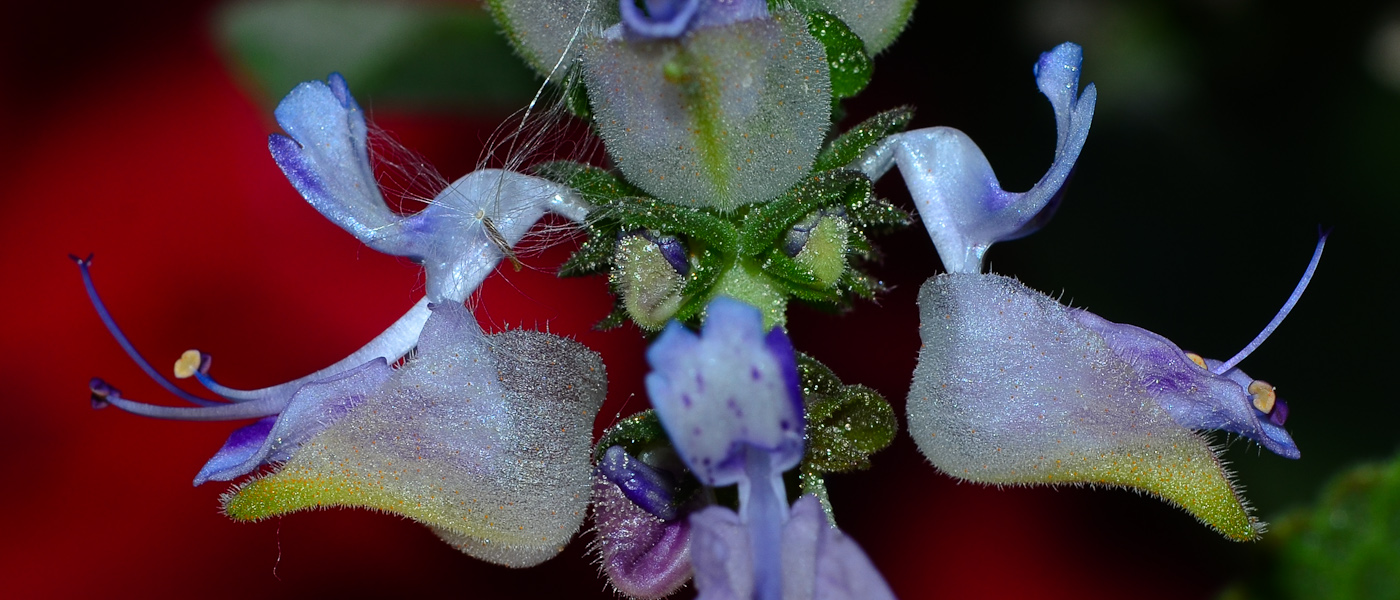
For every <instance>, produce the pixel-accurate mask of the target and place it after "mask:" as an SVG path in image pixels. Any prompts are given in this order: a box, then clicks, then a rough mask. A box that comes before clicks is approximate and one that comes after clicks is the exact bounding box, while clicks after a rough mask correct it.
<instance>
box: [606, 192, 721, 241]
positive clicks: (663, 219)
mask: <svg viewBox="0 0 1400 600" xmlns="http://www.w3.org/2000/svg"><path fill="white" fill-rule="evenodd" d="M615 209H616V213H615V214H616V216H617V219H618V221H620V222H621V223H622V228H623V230H632V229H653V230H656V231H660V232H663V233H668V234H672V235H675V234H685V235H686V236H688V237H690V238H692V239H696V240H700V241H703V242H705V243H706V244H708V245H710V246H713V247H715V248H717V249H718V250H719V251H720V252H721V253H722V254H730V253H732V252H733V249H734V248H736V247H737V246H738V242H739V241H738V232H736V231H734V226H733V225H731V224H730V223H729V222H728V221H726V220H724V219H723V218H721V217H718V216H715V215H714V214H713V213H711V212H709V211H705V210H695V209H689V208H683V207H679V206H676V205H674V204H668V203H666V202H662V201H660V200H657V199H655V198H623V199H620V200H619V202H618V203H617V205H616V207H615Z"/></svg>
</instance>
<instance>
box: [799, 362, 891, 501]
mask: <svg viewBox="0 0 1400 600" xmlns="http://www.w3.org/2000/svg"><path fill="white" fill-rule="evenodd" d="M797 370H798V375H799V377H800V378H801V380H802V391H803V394H802V395H803V401H804V402H805V403H806V405H807V452H806V455H805V456H804V457H803V463H804V465H807V467H806V468H810V469H812V470H815V471H818V472H823V473H840V472H846V471H854V470H858V469H868V468H870V455H871V454H874V453H875V452H878V451H880V450H882V449H884V448H885V447H887V446H889V445H890V443H891V442H893V441H894V435H895V433H896V432H897V431H898V429H899V423H898V422H897V421H896V420H895V416H894V408H892V407H891V406H890V404H889V402H887V401H885V399H884V397H882V396H881V395H880V394H879V393H877V392H876V391H875V390H872V389H870V388H867V387H865V386H861V385H841V384H840V380H838V379H836V376H835V375H834V374H833V373H832V372H831V370H830V369H828V368H827V367H826V366H825V365H823V364H821V363H820V362H817V361H816V359H813V358H812V357H810V356H807V355H805V354H798V356H797Z"/></svg>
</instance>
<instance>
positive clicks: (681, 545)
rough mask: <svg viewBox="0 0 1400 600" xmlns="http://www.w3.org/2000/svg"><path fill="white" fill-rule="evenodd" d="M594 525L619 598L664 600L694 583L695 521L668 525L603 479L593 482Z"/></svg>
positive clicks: (676, 522) (681, 521) (682, 520)
mask: <svg viewBox="0 0 1400 600" xmlns="http://www.w3.org/2000/svg"><path fill="white" fill-rule="evenodd" d="M593 521H594V524H595V526H596V527H597V532H598V537H597V543H598V549H599V550H600V551H601V553H602V555H603V570H604V571H605V572H606V573H607V575H608V580H609V581H611V582H612V584H613V587H615V588H617V590H618V591H619V592H622V593H623V594H625V595H627V596H631V597H633V598H638V599H641V600H646V599H652V598H663V597H666V596H668V595H670V594H671V593H672V592H674V591H676V590H677V589H679V588H680V587H681V586H682V585H685V582H686V581H688V580H689V579H690V573H691V570H690V531H691V526H690V521H689V520H688V519H677V520H675V521H670V522H667V521H663V520H661V519H659V518H657V517H656V516H654V515H652V514H650V513H648V512H647V511H645V510H643V509H642V508H641V507H639V506H637V505H636V504H635V503H633V502H632V501H631V500H630V499H629V498H628V497H627V496H626V495H625V494H624V493H623V491H622V490H621V489H619V488H618V486H617V485H615V484H614V483H613V482H611V481H609V480H608V479H607V478H605V477H602V476H601V475H600V476H598V477H595V478H594V482H593Z"/></svg>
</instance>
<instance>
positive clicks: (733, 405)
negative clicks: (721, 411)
mask: <svg viewBox="0 0 1400 600" xmlns="http://www.w3.org/2000/svg"><path fill="white" fill-rule="evenodd" d="M724 405H725V406H728V407H729V410H730V412H733V413H734V416H736V417H739V418H740V419H742V418H744V410H743V409H741V408H739V401H738V400H735V399H734V398H730V399H728V400H725V401H724Z"/></svg>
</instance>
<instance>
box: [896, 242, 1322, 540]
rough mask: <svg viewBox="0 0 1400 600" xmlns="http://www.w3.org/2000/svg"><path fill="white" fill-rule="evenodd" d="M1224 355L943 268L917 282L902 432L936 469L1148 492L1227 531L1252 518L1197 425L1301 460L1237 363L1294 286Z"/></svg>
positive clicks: (1247, 525)
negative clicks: (915, 359)
mask: <svg viewBox="0 0 1400 600" xmlns="http://www.w3.org/2000/svg"><path fill="white" fill-rule="evenodd" d="M1325 242H1326V238H1325V237H1324V238H1323V240H1321V241H1319V242H1318V245H1317V250H1316V251H1315V253H1314V254H1313V257H1312V261H1311V262H1310V263H1309V264H1308V268H1307V271H1306V272H1305V273H1304V275H1303V277H1302V280H1301V281H1300V282H1299V283H1298V286H1297V288H1296V289H1295V290H1294V291H1293V294H1292V295H1291V296H1290V297H1289V299H1288V301H1287V302H1286V303H1285V304H1284V307H1283V309H1282V310H1280V311H1279V313H1278V314H1277V315H1276V316H1275V317H1274V319H1273V320H1272V321H1271V322H1270V323H1269V324H1268V326H1266V327H1265V328H1264V331H1263V332H1261V333H1260V334H1259V336H1257V337H1256V338H1255V340H1254V341H1253V342H1251V343H1250V344H1249V345H1248V346H1247V347H1246V348H1245V349H1244V350H1242V351H1241V352H1240V353H1239V354H1237V355H1236V356H1235V357H1234V358H1231V359H1230V360H1228V361H1225V362H1223V363H1222V362H1219V361H1213V360H1208V359H1203V358H1201V357H1200V356H1197V355H1195V354H1190V353H1187V352H1185V351H1183V350H1182V349H1181V348H1180V347H1178V346H1177V345H1176V344H1174V343H1172V342H1171V341H1169V340H1167V339H1166V338H1164V337H1162V336H1160V335H1157V334H1155V333H1152V332H1150V331H1147V330H1144V329H1142V328H1139V327H1134V326H1132V325H1124V324H1119V323H1113V322H1110V321H1108V320H1106V319H1103V318H1102V317H1099V316H1097V315H1095V314H1093V313H1090V312H1088V311H1086V310H1083V309H1072V308H1069V307H1066V306H1064V305H1062V304H1060V303H1058V302H1056V301H1055V300H1054V299H1052V298H1050V297H1047V296H1045V295H1044V294H1041V293H1039V292H1036V291H1034V290H1031V289H1029V288H1027V287H1026V286H1024V285H1022V284H1021V283H1020V282H1017V281H1016V280H1014V279H1011V278H1008V277H1003V276H1001V275H995V274H981V273H947V274H943V275H939V276H938V277H935V278H933V279H931V280H929V282H928V283H926V284H924V287H923V288H922V289H921V290H920V292H919V309H920V317H921V321H922V323H921V325H920V331H919V333H920V337H921V338H922V340H923V346H922V348H921V349H920V351H919V364H918V366H917V367H916V368H915V371H914V383H913V385H912V386H911V388H910V390H909V401H908V404H907V411H908V413H907V414H908V420H909V433H910V435H911V436H912V437H913V438H914V441H915V442H916V443H917V444H918V446H919V449H920V450H921V451H922V452H923V453H924V455H925V456H927V457H928V459H929V461H930V462H932V463H933V464H934V466H936V467H937V468H938V469H940V470H942V471H944V472H946V473H948V474H949V475H952V476H954V477H958V478H961V479H968V480H972V481H979V482H984V483H994V484H1008V483H1010V484H1031V483H1048V484H1063V483H1076V484H1082V483H1088V484H1099V485H1110V486H1127V487H1133V488H1136V489H1140V490H1144V491H1147V492H1150V493H1153V494H1156V495H1158V496H1160V497H1162V498H1163V499H1166V500H1168V501H1170V502H1173V503H1175V504H1177V505H1179V506H1181V507H1183V508H1185V509H1186V510H1188V511H1190V512H1191V513H1192V514H1194V515H1195V516H1196V517H1197V518H1199V519H1201V520H1202V521H1204V522H1205V523H1207V524H1209V525H1210V526H1212V527H1214V528H1216V529H1217V530H1219V531H1220V532H1222V533H1224V534H1225V535H1227V536H1230V537H1232V538H1235V539H1242V540H1248V539H1254V538H1255V537H1257V536H1258V533H1259V531H1260V530H1261V529H1262V524H1260V523H1258V522H1257V521H1256V520H1255V519H1254V517H1253V516H1251V515H1250V514H1249V510H1248V507H1247V505H1246V504H1245V503H1244V501H1243V500H1242V498H1241V497H1240V495H1239V491H1238V490H1237V489H1236V487H1235V485H1234V483H1233V481H1232V480H1231V477H1230V475H1229V473H1228V472H1227V471H1225V469H1224V467H1223V465H1222V463H1221V462H1220V460H1219V459H1218V457H1217V456H1216V453H1215V449H1214V448H1213V447H1212V446H1211V444H1210V443H1209V440H1207V439H1206V438H1205V437H1203V436H1201V435H1199V434H1198V433H1197V432H1200V431H1211V430H1219V431H1225V432H1229V433H1234V434H1238V435H1242V436H1245V437H1247V438H1249V439H1251V440H1253V441H1255V442H1258V443H1259V444H1261V445H1263V446H1264V447H1265V448H1268V449H1269V450H1271V451H1273V452H1275V453H1277V454H1279V455H1280V456H1283V457H1285V458H1298V456H1299V451H1298V447H1297V445H1296V444H1294V442H1293V438H1292V437H1291V436H1290V435H1289V434H1288V432H1287V431H1286V430H1284V428H1283V424H1284V422H1285V420H1286V418H1287V411H1288V408H1287V405H1286V404H1285V403H1283V402H1282V401H1281V400H1278V399H1277V396H1276V393H1275V391H1274V388H1273V386H1271V385H1269V384H1268V383H1265V382H1263V381H1259V380H1255V379H1253V378H1251V377H1249V376H1248V375H1245V374H1244V373H1243V372H1242V371H1240V370H1239V369H1238V368H1236V367H1235V365H1236V364H1238V363H1239V361H1240V360H1243V359H1244V357H1245V356H1247V355H1248V354H1249V353H1250V352H1251V351H1253V349H1254V348H1256V347H1258V345H1259V344H1260V343H1262V342H1263V340H1264V338H1266V337H1268V335H1269V334H1270V333H1271V332H1273V331H1274V329H1276V328H1277V327H1278V326H1279V324H1280V323H1281V322H1282V321H1283V319H1284V317H1285V316H1287V314H1288V312H1289V311H1290V310H1291V309H1292V307H1293V305H1294V304H1295V303H1296V302H1297V300H1298V298H1299V297H1301V295H1302V293H1303V290H1304V289H1305V288H1306V286H1307V283H1308V281H1310V280H1311V278H1312V275H1313V272H1314V271H1315V270H1316V268H1317V264H1318V261H1319V259H1320V258H1321V255H1322V249H1323V246H1324V244H1325Z"/></svg>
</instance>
